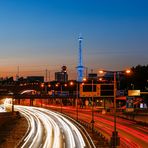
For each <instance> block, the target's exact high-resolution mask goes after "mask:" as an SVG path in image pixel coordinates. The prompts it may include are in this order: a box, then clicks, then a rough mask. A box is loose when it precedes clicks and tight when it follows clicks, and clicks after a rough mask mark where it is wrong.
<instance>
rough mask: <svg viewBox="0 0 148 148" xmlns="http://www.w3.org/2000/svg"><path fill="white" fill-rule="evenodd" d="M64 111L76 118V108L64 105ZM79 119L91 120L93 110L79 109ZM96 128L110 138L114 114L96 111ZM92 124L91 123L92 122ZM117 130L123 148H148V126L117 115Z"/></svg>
mask: <svg viewBox="0 0 148 148" xmlns="http://www.w3.org/2000/svg"><path fill="white" fill-rule="evenodd" d="M63 112H64V113H66V114H68V115H70V116H72V117H73V118H76V110H75V109H74V108H73V109H72V108H70V107H63ZM78 115H79V120H83V121H85V122H88V123H90V122H91V117H92V116H91V115H92V112H91V110H90V109H79V113H78ZM94 120H95V124H94V126H95V128H96V129H97V130H99V131H100V132H101V133H102V134H103V135H105V137H107V138H108V139H109V140H110V137H111V136H112V132H113V126H114V116H111V115H108V114H106V115H102V114H101V113H97V112H95V113H94ZM90 125H91V123H90ZM116 127H117V131H118V134H119V136H120V147H121V148H125V147H127V148H147V147H148V127H145V126H141V125H138V124H136V122H134V121H130V120H126V119H122V118H118V117H117V124H116Z"/></svg>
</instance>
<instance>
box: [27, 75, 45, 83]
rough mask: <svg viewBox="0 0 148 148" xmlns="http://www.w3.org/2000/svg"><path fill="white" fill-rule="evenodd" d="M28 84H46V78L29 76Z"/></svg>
mask: <svg viewBox="0 0 148 148" xmlns="http://www.w3.org/2000/svg"><path fill="white" fill-rule="evenodd" d="M27 82H29V83H34V82H40V83H43V82H44V76H28V77H27Z"/></svg>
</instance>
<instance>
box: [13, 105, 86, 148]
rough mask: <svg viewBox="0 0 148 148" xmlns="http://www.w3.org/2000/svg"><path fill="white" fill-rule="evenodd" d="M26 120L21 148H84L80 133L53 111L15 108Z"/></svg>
mask: <svg viewBox="0 0 148 148" xmlns="http://www.w3.org/2000/svg"><path fill="white" fill-rule="evenodd" d="M15 108H16V109H17V110H19V111H20V112H21V113H22V114H23V115H24V116H25V117H26V118H27V120H28V124H29V128H30V130H29V132H28V134H27V135H26V137H25V138H24V140H23V144H22V145H21V147H22V148H26V147H27V148H28V147H29V148H40V147H43V148H65V147H67V148H84V147H86V145H85V142H84V139H83V137H82V135H81V132H80V131H79V130H78V129H77V127H76V126H75V125H74V124H73V123H72V122H71V121H70V120H68V119H66V118H65V117H63V116H62V115H60V114H58V113H55V112H53V111H50V110H47V109H44V108H37V107H27V106H15Z"/></svg>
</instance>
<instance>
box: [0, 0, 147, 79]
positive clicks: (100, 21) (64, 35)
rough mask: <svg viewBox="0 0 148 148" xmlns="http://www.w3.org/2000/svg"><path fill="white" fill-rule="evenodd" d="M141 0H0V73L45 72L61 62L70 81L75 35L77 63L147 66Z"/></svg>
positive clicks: (143, 3) (91, 66) (74, 62)
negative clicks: (80, 39) (80, 43)
mask: <svg viewBox="0 0 148 148" xmlns="http://www.w3.org/2000/svg"><path fill="white" fill-rule="evenodd" d="M147 8H148V1H147V0H91V1H90V0H73V1H72V0H54V1H52V0H0V77H2V76H15V75H16V73H17V67H18V66H19V72H20V76H27V75H45V69H48V70H49V71H50V75H51V76H50V77H51V79H53V77H54V72H55V71H60V70H61V67H62V66H63V65H66V66H67V70H68V74H69V75H70V76H69V77H70V79H73V78H74V79H76V66H77V62H78V37H79V34H80V33H81V34H82V36H83V38H84V39H83V62H84V65H85V66H86V67H88V71H89V72H90V71H91V69H93V71H94V72H97V71H98V70H99V69H107V70H123V69H125V68H129V67H133V66H136V65H138V64H140V65H147V64H148V9H147Z"/></svg>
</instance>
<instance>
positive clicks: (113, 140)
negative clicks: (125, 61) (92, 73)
mask: <svg viewBox="0 0 148 148" xmlns="http://www.w3.org/2000/svg"><path fill="white" fill-rule="evenodd" d="M104 72H110V73H113V75H114V79H113V82H114V130H113V132H112V137H111V146H112V147H114V148H116V146H118V145H119V144H120V138H119V136H118V132H117V129H116V106H117V105H116V92H117V77H116V74H117V73H118V72H119V73H124V72H125V73H127V74H129V73H130V72H131V71H130V70H126V71H107V70H100V71H99V73H101V74H102V73H104Z"/></svg>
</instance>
